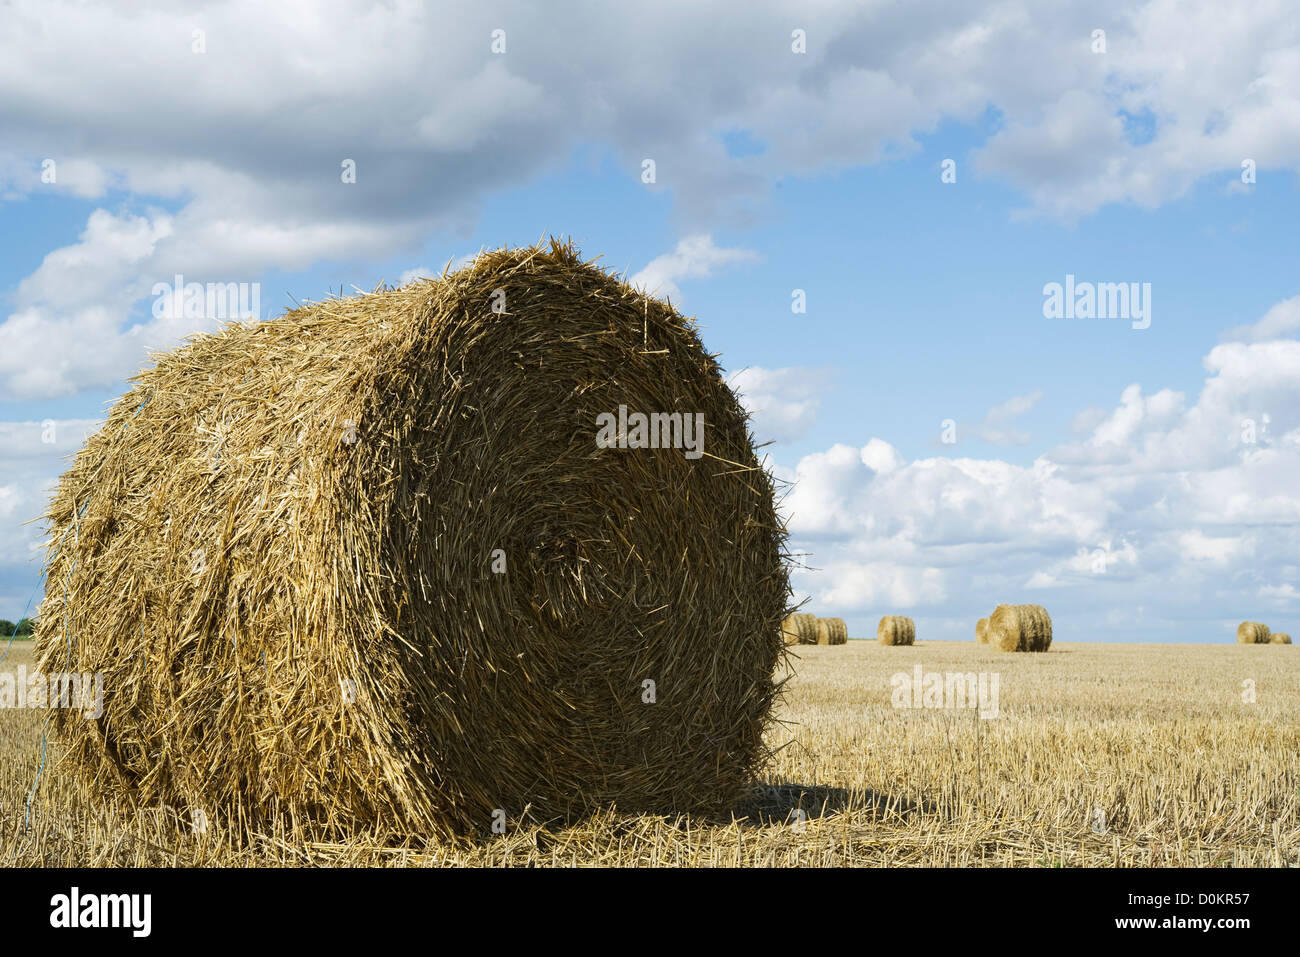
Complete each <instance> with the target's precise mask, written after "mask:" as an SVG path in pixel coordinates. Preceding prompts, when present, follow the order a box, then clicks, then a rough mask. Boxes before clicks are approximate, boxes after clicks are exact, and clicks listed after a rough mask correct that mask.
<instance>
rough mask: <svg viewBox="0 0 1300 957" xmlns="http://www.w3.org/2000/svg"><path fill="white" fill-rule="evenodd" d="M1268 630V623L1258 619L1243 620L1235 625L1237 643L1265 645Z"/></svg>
mask: <svg viewBox="0 0 1300 957" xmlns="http://www.w3.org/2000/svg"><path fill="white" fill-rule="evenodd" d="M1270 634H1271V633H1270V632H1269V630H1268V625H1265V624H1263V623H1262V622H1258V621H1243V622H1242V623H1241V624H1240V625H1238V626H1237V644H1239V645H1267V644H1268V643H1269V636H1270Z"/></svg>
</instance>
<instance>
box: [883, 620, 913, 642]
mask: <svg viewBox="0 0 1300 957" xmlns="http://www.w3.org/2000/svg"><path fill="white" fill-rule="evenodd" d="M876 641H878V642H880V643H881V644H882V645H911V644H915V643H916V622H914V621H912V619H910V618H905V617H904V616H902V615H885V616H884V617H883V618H881V619H880V624H878V625H877V626H876Z"/></svg>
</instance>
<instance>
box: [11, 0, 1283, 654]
mask: <svg viewBox="0 0 1300 957" xmlns="http://www.w3.org/2000/svg"><path fill="white" fill-rule="evenodd" d="M739 9H741V8H739V7H737V6H735V5H722V4H711V3H702V2H698V0H695V2H689V3H686V2H682V3H673V2H663V3H656V4H653V5H652V6H651V7H645V6H630V5H615V4H609V5H586V4H583V5H579V4H568V3H550V4H546V5H545V6H544V7H538V6H536V5H533V4H523V3H520V4H496V3H491V2H484V3H476V4H474V5H472V7H471V8H470V9H466V10H457V11H447V10H439V9H437V8H436V7H434V6H431V5H428V4H422V3H407V2H392V3H385V4H376V5H360V4H356V5H354V4H346V3H330V4H325V3H311V4H306V3H301V4H300V3H291V2H277V3H274V4H269V3H266V4H264V3H256V4H253V3H228V4H227V3H204V4H197V3H185V2H169V3H166V4H157V5H151V4H148V3H132V4H130V5H125V6H119V7H118V8H117V10H116V11H115V12H109V11H108V10H107V8H104V9H96V8H92V7H83V6H81V5H80V4H64V3H59V2H56V0H46V2H41V3H39V4H35V3H33V4H29V3H24V2H13V3H6V4H4V5H3V6H0V297H2V301H0V546H2V547H0V617H7V618H17V617H18V616H19V615H20V614H22V613H23V610H24V608H25V607H26V606H27V603H28V600H29V598H31V596H32V595H33V592H34V591H35V593H36V601H39V587H38V586H39V563H40V550H39V545H40V543H41V541H42V531H41V527H40V524H39V522H36V521H33V520H34V519H37V517H38V516H39V515H40V513H41V512H42V510H43V508H44V505H45V502H46V500H47V496H48V493H49V489H50V487H51V483H52V481H53V479H54V478H55V477H56V476H57V475H58V474H59V473H60V471H61V470H62V469H63V468H64V467H65V463H66V459H67V456H68V455H70V454H71V453H72V452H73V451H75V449H76V448H77V447H78V446H79V444H80V443H81V441H82V440H83V438H84V436H85V435H86V433H87V430H90V429H93V428H94V427H95V424H96V422H97V421H98V419H99V417H100V416H101V415H102V414H103V410H104V408H105V405H106V403H110V402H111V401H112V400H113V399H114V398H115V397H116V396H117V395H118V394H120V393H121V391H122V390H123V389H124V379H125V377H126V376H129V375H131V374H132V373H133V372H135V371H136V370H137V369H138V368H139V367H140V366H141V364H142V362H143V361H144V359H145V355H146V352H147V350H149V349H153V348H157V347H161V346H166V345H168V344H171V343H175V342H176V341H177V340H178V339H179V338H180V337H182V336H184V335H186V334H189V333H191V332H194V331H199V330H204V329H209V328H212V327H213V325H214V321H213V320H212V319H210V318H204V317H191V318H186V317H185V316H184V310H173V311H169V310H168V309H166V308H157V306H158V304H159V303H160V302H163V300H160V298H159V295H158V293H157V292H156V287H157V285H158V284H159V283H172V282H173V281H174V277H175V276H176V275H178V274H179V275H183V276H184V279H185V281H186V282H220V283H231V282H235V283H244V282H246V283H257V284H259V287H258V288H259V290H260V303H259V309H260V313H261V314H262V315H268V314H275V313H278V312H279V311H280V310H282V309H283V308H285V307H286V306H290V305H291V304H292V303H293V301H294V300H295V299H297V300H302V299H308V298H320V297H322V296H324V295H326V294H328V292H329V291H330V290H331V289H332V290H333V291H335V292H338V291H339V290H340V289H344V290H347V289H350V288H351V287H353V286H357V287H360V288H367V289H368V288H371V287H373V286H374V285H375V284H376V283H377V282H379V281H380V280H389V281H396V280H400V279H402V278H404V277H410V276H414V275H422V274H429V273H431V272H440V271H441V269H442V267H443V265H444V264H445V263H447V262H448V261H451V262H453V263H455V262H458V261H460V260H462V259H463V258H464V257H465V256H467V255H470V254H472V253H474V252H476V251H477V250H479V249H481V248H483V247H485V246H486V247H495V246H500V245H502V244H506V243H508V244H512V245H517V244H523V243H528V242H531V241H534V240H536V239H538V238H539V237H541V236H543V235H545V234H548V233H555V234H559V235H565V236H572V237H573V238H574V239H575V240H577V241H578V243H579V244H580V245H581V246H582V248H583V250H584V252H586V253H587V254H588V255H595V254H598V253H599V254H603V256H604V262H605V264H606V265H607V266H610V267H613V268H617V269H619V270H620V271H622V270H626V271H627V273H628V275H629V277H630V278H632V279H634V280H635V281H636V282H638V283H640V284H642V285H644V286H645V287H646V288H649V289H653V290H656V291H658V292H660V293H661V294H664V295H669V296H671V297H672V299H673V301H674V302H675V303H677V304H678V305H679V306H680V308H681V309H682V310H683V311H684V312H686V313H688V314H692V315H695V316H697V317H698V318H699V320H700V322H701V324H702V326H703V335H704V338H705V342H706V344H707V345H708V346H709V348H710V349H711V350H712V351H716V352H719V353H721V359H722V361H723V363H724V364H725V366H726V367H727V369H728V371H729V374H730V375H731V377H732V381H733V383H734V385H735V386H736V387H737V389H738V390H740V391H741V392H742V393H743V395H744V397H745V401H746V403H747V405H748V406H749V407H750V408H751V409H753V410H754V412H755V419H754V425H755V431H756V433H757V437H758V439H759V440H760V441H766V442H770V443H771V444H770V445H768V446H767V447H766V449H765V451H766V452H767V454H768V455H769V464H770V467H771V468H772V469H773V471H774V472H775V473H776V474H777V475H778V476H780V477H781V478H783V479H785V480H787V481H788V482H789V483H790V484H789V485H788V486H787V493H786V498H785V500H784V508H785V511H786V514H787V515H788V517H789V523H790V529H791V535H792V541H791V544H792V548H793V550H794V551H796V552H798V553H800V555H801V556H802V558H801V561H802V563H803V565H804V566H805V567H804V568H802V569H800V570H799V571H798V573H797V574H796V575H795V579H794V581H795V585H796V588H797V590H798V593H799V595H800V597H807V596H811V598H812V602H811V604H810V606H809V607H810V608H811V609H812V610H816V611H818V612H820V613H823V614H839V615H842V616H843V617H845V618H846V619H847V620H848V622H849V626H850V634H852V635H854V636H859V635H867V634H871V633H874V624H875V621H876V620H877V619H878V617H879V616H880V615H881V614H885V613H903V614H909V615H911V616H912V617H914V618H915V619H916V620H917V625H918V631H919V634H920V635H921V636H922V637H923V638H924V637H929V638H954V639H963V640H968V639H969V638H970V636H971V631H972V625H973V621H974V619H975V618H977V617H979V616H980V615H983V614H987V613H988V611H989V610H990V609H991V607H992V606H993V604H995V603H997V602H1000V601H1034V602H1039V603H1042V604H1044V605H1046V606H1047V607H1048V608H1049V609H1050V610H1051V612H1052V614H1053V617H1054V620H1055V624H1056V634H1057V637H1058V638H1059V639H1061V640H1155V641H1224V640H1227V639H1228V638H1229V636H1230V632H1231V629H1232V628H1235V625H1236V623H1237V622H1238V621H1240V620H1242V619H1243V618H1252V619H1260V620H1263V621H1266V622H1268V623H1270V624H1271V625H1272V626H1273V627H1274V629H1275V630H1290V631H1293V632H1294V631H1296V630H1298V629H1300V554H1298V549H1297V546H1298V545H1300V534H1297V529H1298V528H1300V481H1298V480H1297V476H1298V475H1300V268H1298V267H1300V230H1298V229H1297V228H1296V212H1297V209H1298V208H1300V206H1298V204H1297V201H1298V200H1300V182H1298V181H1297V172H1298V171H1300V18H1297V17H1296V16H1295V13H1294V6H1293V4H1289V3H1286V2H1275V3H1274V2H1258V3H1249V2H1247V3H1241V4H1230V5H1229V4H1223V3H1218V2H1209V3H1200V2H1192V0H1187V2H1159V0H1158V2H1149V3H1134V2H1132V0H1125V2H1109V0H1087V2H1071V3H1061V4H1035V3H1030V2H1020V0H1015V2H989V3H976V2H971V0H953V2H920V0H918V2H912V3H906V4H900V3H895V2H863V0H856V2H835V0H824V2H818V3H814V4H809V3H799V4H793V3H790V4H775V3H765V2H761V0H758V2H753V3H749V4H745V5H743V11H744V12H743V14H741V13H740V12H738V10H739ZM1098 31H1101V32H1098ZM648 161H649V162H648ZM650 170H653V177H651V176H650V175H649V171H650ZM352 171H354V172H355V177H353V176H352V175H351V174H352ZM352 178H355V182H349V181H348V180H350V179H352ZM648 180H652V181H648ZM1067 276H1069V277H1073V279H1071V280H1067ZM1067 282H1073V283H1076V284H1084V283H1126V284H1127V283H1136V284H1137V286H1136V287H1135V288H1136V290H1137V291H1138V292H1140V293H1141V294H1142V295H1141V302H1142V303H1143V308H1144V310H1145V311H1146V318H1145V319H1142V320H1141V321H1139V320H1138V319H1137V318H1131V317H1125V316H1122V315H1115V314H1112V315H1109V316H1107V317H1105V318H1092V317H1083V316H1078V317H1071V318H1048V317H1047V316H1045V307H1044V302H1045V299H1046V295H1045V291H1044V290H1045V287H1048V286H1049V284H1051V283H1059V284H1061V285H1062V286H1065V285H1066V283H1067ZM1148 284H1149V285H1148ZM1078 288H1082V287H1078ZM800 304H803V305H805V306H806V308H805V309H804V310H803V311H798V307H799V305H800ZM164 305H165V302H164ZM1148 320H1149V324H1147V325H1145V328H1142V326H1143V325H1144V324H1145V323H1146V322H1147V321H1148ZM51 423H52V424H53V425H52V427H51Z"/></svg>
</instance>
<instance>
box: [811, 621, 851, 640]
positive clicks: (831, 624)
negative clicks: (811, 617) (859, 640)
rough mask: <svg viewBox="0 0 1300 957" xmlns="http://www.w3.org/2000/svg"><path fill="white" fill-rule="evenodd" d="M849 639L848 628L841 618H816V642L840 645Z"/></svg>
mask: <svg viewBox="0 0 1300 957" xmlns="http://www.w3.org/2000/svg"><path fill="white" fill-rule="evenodd" d="M848 640H849V628H848V626H847V625H846V624H845V623H844V619H843V618H818V619H817V644H819V645H842V644H845V643H846V642H847V641H848Z"/></svg>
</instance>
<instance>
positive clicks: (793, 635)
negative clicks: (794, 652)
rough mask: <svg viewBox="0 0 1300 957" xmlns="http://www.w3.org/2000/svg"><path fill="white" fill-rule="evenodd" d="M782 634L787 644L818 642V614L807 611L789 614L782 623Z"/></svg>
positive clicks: (812, 643)
mask: <svg viewBox="0 0 1300 957" xmlns="http://www.w3.org/2000/svg"><path fill="white" fill-rule="evenodd" d="M781 635H782V637H784V639H785V643H786V644H787V645H815V644H817V616H816V615H810V614H808V613H806V612H795V613H794V614H793V615H787V616H786V619H785V621H784V622H782V624H781Z"/></svg>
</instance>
